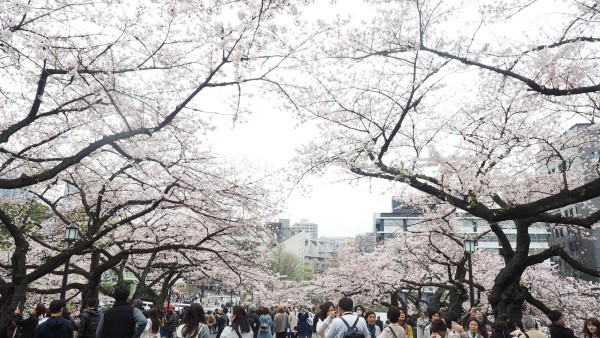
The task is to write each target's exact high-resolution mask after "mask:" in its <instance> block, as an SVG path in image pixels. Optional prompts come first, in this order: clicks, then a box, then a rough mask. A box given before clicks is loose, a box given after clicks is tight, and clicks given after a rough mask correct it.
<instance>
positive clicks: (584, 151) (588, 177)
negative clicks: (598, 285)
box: [548, 124, 600, 282]
mask: <svg viewBox="0 0 600 338" xmlns="http://www.w3.org/2000/svg"><path fill="white" fill-rule="evenodd" d="M594 127H595V125H591V124H576V125H574V126H573V127H571V129H570V131H571V132H576V133H579V135H580V137H576V138H577V140H578V142H577V146H575V147H573V148H572V156H571V158H570V159H569V166H568V167H565V166H564V164H563V163H558V162H557V163H555V165H554V168H550V169H549V170H550V171H551V172H553V173H557V174H559V173H562V172H564V171H565V170H582V169H583V171H584V179H585V182H591V181H593V180H595V179H598V178H599V175H598V171H597V170H591V168H594V167H595V166H597V165H598V163H600V131H599V130H598V128H595V129H594ZM576 135H577V134H576ZM586 137H587V138H588V139H585V138H586ZM582 139H585V140H582ZM586 168H587V169H586ZM598 210H600V198H594V199H591V200H589V201H586V202H584V203H577V204H573V205H569V206H566V207H564V208H562V209H561V210H560V213H561V214H562V215H564V216H568V217H582V218H585V217H589V216H590V215H591V214H592V213H593V212H596V211H598ZM548 227H549V228H550V229H551V231H550V243H551V245H562V246H563V247H564V248H565V250H566V251H567V252H568V253H569V255H571V256H572V257H574V258H576V259H577V260H578V261H580V262H582V263H583V264H585V265H586V266H587V267H590V268H592V269H595V270H600V229H584V228H580V227H574V226H571V227H569V226H565V225H555V224H548ZM552 261H553V262H554V263H556V264H557V265H558V267H559V268H560V270H561V271H562V272H563V273H564V274H565V275H569V276H573V277H578V278H581V279H583V280H587V281H594V282H600V278H598V277H593V276H590V275H588V274H585V273H582V272H580V271H577V270H574V269H573V268H571V266H570V265H569V264H567V263H566V262H565V261H564V260H563V259H562V258H559V257H554V258H553V259H552Z"/></svg>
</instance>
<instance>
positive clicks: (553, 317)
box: [548, 310, 562, 322]
mask: <svg viewBox="0 0 600 338" xmlns="http://www.w3.org/2000/svg"><path fill="white" fill-rule="evenodd" d="M560 317H562V313H561V312H560V311H558V310H552V311H550V312H548V319H550V321H551V322H555V321H557V320H559V319H560Z"/></svg>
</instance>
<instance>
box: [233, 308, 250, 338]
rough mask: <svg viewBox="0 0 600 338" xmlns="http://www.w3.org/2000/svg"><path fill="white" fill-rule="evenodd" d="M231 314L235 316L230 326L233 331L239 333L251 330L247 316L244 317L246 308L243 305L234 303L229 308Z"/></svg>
mask: <svg viewBox="0 0 600 338" xmlns="http://www.w3.org/2000/svg"><path fill="white" fill-rule="evenodd" d="M231 314H232V315H234V316H235V317H234V318H233V321H232V322H231V327H232V328H233V330H234V331H236V332H240V333H246V332H251V329H250V323H248V318H247V317H246V310H244V308H243V307H241V306H239V305H236V306H234V307H233V308H231Z"/></svg>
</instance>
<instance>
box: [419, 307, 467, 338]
mask: <svg viewBox="0 0 600 338" xmlns="http://www.w3.org/2000/svg"><path fill="white" fill-rule="evenodd" d="M427 325H429V318H427V315H426V314H425V311H421V313H420V316H419V319H417V338H424V337H423V331H424V329H425V326H427ZM463 332H464V330H463ZM427 338H429V337H427Z"/></svg>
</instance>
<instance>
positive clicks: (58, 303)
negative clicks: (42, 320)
mask: <svg viewBox="0 0 600 338" xmlns="http://www.w3.org/2000/svg"><path fill="white" fill-rule="evenodd" d="M66 306H67V302H65V301H64V300H61V299H55V300H53V301H51V302H50V306H49V307H48V309H49V310H50V313H51V314H57V313H60V312H61V311H62V309H63V308H64V307H66Z"/></svg>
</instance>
